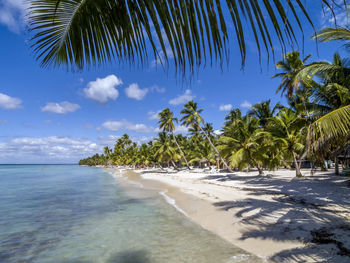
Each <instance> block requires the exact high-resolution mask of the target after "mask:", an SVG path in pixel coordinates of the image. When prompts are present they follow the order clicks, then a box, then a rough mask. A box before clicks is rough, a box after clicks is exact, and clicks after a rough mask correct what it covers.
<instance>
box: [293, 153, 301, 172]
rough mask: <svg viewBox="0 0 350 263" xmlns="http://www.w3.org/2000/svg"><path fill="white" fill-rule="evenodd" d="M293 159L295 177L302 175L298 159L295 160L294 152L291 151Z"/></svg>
mask: <svg viewBox="0 0 350 263" xmlns="http://www.w3.org/2000/svg"><path fill="white" fill-rule="evenodd" d="M293 159H294V165H295V173H296V176H297V177H302V176H303V175H302V174H301V172H300V166H299V164H298V161H297V157H296V155H295V153H294V152H293Z"/></svg>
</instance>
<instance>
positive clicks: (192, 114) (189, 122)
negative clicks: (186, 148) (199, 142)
mask: <svg viewBox="0 0 350 263" xmlns="http://www.w3.org/2000/svg"><path fill="white" fill-rule="evenodd" d="M202 111H203V109H198V107H197V103H196V102H194V101H193V100H191V101H189V102H187V103H186V104H185V105H184V108H183V110H182V111H181V115H183V116H182V118H181V122H182V125H184V126H186V127H188V126H192V127H197V128H199V129H200V130H201V132H202V134H204V136H205V137H206V138H207V140H208V142H209V143H210V145H211V147H212V148H213V149H214V151H215V152H216V154H217V155H218V157H219V158H220V159H221V161H222V163H223V164H224V166H225V168H226V169H228V170H231V168H230V167H229V166H228V165H227V163H226V161H225V160H224V159H223V158H222V157H221V155H220V153H219V151H218V149H216V147H215V146H214V144H213V142H212V141H211V139H210V137H209V136H208V134H207V133H206V132H205V131H204V130H203V128H202V126H201V124H203V123H204V120H203V118H202V116H201V115H200V113H201V112H202Z"/></svg>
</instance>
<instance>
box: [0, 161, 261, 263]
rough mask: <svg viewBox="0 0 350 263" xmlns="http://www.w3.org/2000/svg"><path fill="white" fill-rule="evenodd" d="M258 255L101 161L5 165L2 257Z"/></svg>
mask: <svg viewBox="0 0 350 263" xmlns="http://www.w3.org/2000/svg"><path fill="white" fill-rule="evenodd" d="M135 189H136V192H138V191H142V189H141V188H139V187H138V188H137V186H135ZM135 189H134V190H135ZM134 192H135V191H134ZM256 260H257V259H256V258H254V257H252V256H249V255H246V253H245V252H244V251H242V250H240V249H238V248H236V247H234V246H232V245H231V244H229V243H227V242H226V241H224V240H222V239H220V238H219V237H217V236H215V235H214V234H212V233H210V232H208V231H206V230H204V229H202V228H201V227H199V226H198V225H196V224H194V223H193V222H191V221H190V220H188V219H187V218H186V217H185V216H183V215H182V214H181V213H179V212H178V211H177V210H176V209H175V208H174V207H172V206H171V205H169V204H168V203H167V202H166V201H165V200H164V198H163V197H162V196H161V195H159V194H158V193H154V194H149V193H147V194H144V195H142V194H141V195H138V196H136V195H130V194H129V193H128V191H127V189H125V188H124V187H122V186H121V185H120V184H119V183H118V178H117V179H115V178H113V177H112V176H111V175H110V174H109V173H108V172H106V171H104V170H102V169H99V168H89V167H79V166H75V165H0V262H1V263H15V262H16V263H20V262H35V263H44V262H45V263H46V262H55V263H60V262H62V263H63V262H64V263H151V262H152V263H153V262H154V263H158V262H159V263H163V262H169V263H175V262H194V263H197V262H198V263H213V262H215V263H220V262H223V263H226V262H227V263H229V262H256Z"/></svg>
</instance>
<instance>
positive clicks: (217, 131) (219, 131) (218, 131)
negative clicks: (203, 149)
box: [214, 130, 222, 135]
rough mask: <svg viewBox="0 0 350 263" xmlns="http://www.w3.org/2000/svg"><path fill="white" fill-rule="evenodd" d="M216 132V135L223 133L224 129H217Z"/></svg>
mask: <svg viewBox="0 0 350 263" xmlns="http://www.w3.org/2000/svg"><path fill="white" fill-rule="evenodd" d="M214 133H215V134H216V135H221V134H222V131H221V130H215V131H214Z"/></svg>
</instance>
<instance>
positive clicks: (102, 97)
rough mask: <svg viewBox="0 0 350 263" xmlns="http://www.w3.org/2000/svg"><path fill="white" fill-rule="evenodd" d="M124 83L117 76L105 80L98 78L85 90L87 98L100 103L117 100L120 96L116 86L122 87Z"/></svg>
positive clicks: (110, 76)
mask: <svg viewBox="0 0 350 263" xmlns="http://www.w3.org/2000/svg"><path fill="white" fill-rule="evenodd" d="M122 84H123V82H122V80H121V79H119V78H118V77H117V76H115V75H109V76H107V77H105V78H102V79H100V78H97V79H96V80H95V81H90V82H89V83H88V84H87V87H86V88H85V89H83V92H84V95H85V97H87V98H89V99H92V100H95V101H97V102H100V103H106V102H107V101H108V100H115V99H117V98H118V96H119V92H118V90H117V89H116V88H115V87H116V86H120V85H122Z"/></svg>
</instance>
